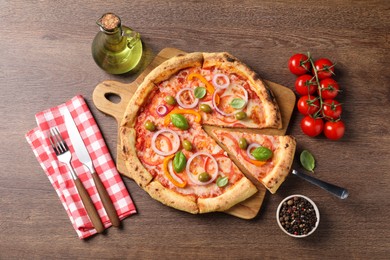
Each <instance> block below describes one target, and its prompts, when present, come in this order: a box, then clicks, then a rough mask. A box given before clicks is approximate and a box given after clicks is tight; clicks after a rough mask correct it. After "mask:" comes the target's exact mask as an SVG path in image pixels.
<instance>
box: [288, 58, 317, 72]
mask: <svg viewBox="0 0 390 260" xmlns="http://www.w3.org/2000/svg"><path fill="white" fill-rule="evenodd" d="M288 68H289V69H290V71H291V73H293V74H295V75H297V76H299V75H303V74H305V73H307V72H309V71H310V69H311V64H310V61H309V58H308V57H307V56H306V55H305V54H301V53H298V54H294V55H293V56H291V58H290V59H289V61H288Z"/></svg>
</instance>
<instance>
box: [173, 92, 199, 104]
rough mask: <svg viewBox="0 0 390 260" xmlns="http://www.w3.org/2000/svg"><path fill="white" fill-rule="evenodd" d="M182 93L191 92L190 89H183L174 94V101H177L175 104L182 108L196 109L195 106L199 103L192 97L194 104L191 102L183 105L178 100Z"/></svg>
mask: <svg viewBox="0 0 390 260" xmlns="http://www.w3.org/2000/svg"><path fill="white" fill-rule="evenodd" d="M184 91H190V92H193V90H192V88H183V89H181V90H180V91H179V92H177V94H176V101H177V103H178V104H179V106H181V107H182V108H194V107H196V106H197V105H198V103H199V98H196V97H194V102H192V103H191V104H189V105H186V104H184V103H183V102H182V101H181V100H180V96H181V94H182V93H183V92H184Z"/></svg>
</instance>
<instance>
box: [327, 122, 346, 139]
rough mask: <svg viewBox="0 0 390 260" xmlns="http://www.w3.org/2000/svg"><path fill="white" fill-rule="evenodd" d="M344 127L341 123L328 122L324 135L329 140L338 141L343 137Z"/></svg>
mask: <svg viewBox="0 0 390 260" xmlns="http://www.w3.org/2000/svg"><path fill="white" fill-rule="evenodd" d="M344 133H345V125H344V123H343V121H341V120H339V121H336V122H332V121H328V122H326V123H325V128H324V134H325V136H326V137H327V138H328V139H330V140H339V139H340V138H341V137H343V136H344Z"/></svg>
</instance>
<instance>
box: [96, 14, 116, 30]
mask: <svg viewBox="0 0 390 260" xmlns="http://www.w3.org/2000/svg"><path fill="white" fill-rule="evenodd" d="M99 22H100V25H101V27H102V28H103V29H104V30H105V31H113V30H115V29H116V28H118V27H119V26H120V24H121V20H120V19H119V17H118V16H117V15H115V14H113V13H106V14H104V15H103V16H102V18H100V21H99Z"/></svg>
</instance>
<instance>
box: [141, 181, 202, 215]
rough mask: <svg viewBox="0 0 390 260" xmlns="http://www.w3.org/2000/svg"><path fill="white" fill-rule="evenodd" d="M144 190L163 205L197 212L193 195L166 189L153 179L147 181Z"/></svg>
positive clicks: (193, 212)
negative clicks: (147, 183) (149, 181)
mask: <svg viewBox="0 0 390 260" xmlns="http://www.w3.org/2000/svg"><path fill="white" fill-rule="evenodd" d="M145 191H146V192H147V193H149V195H150V196H151V197H152V198H153V199H155V200H158V201H160V202H161V203H162V204H164V205H167V206H170V207H172V208H175V209H178V210H182V211H186V212H189V213H192V214H197V213H199V210H198V206H197V205H196V199H195V197H194V196H188V195H187V196H186V195H182V194H179V193H177V192H175V191H173V190H170V189H167V188H165V187H164V186H163V185H162V184H161V183H160V182H158V181H157V180H153V181H152V182H151V183H149V185H147V186H146V187H145Z"/></svg>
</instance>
